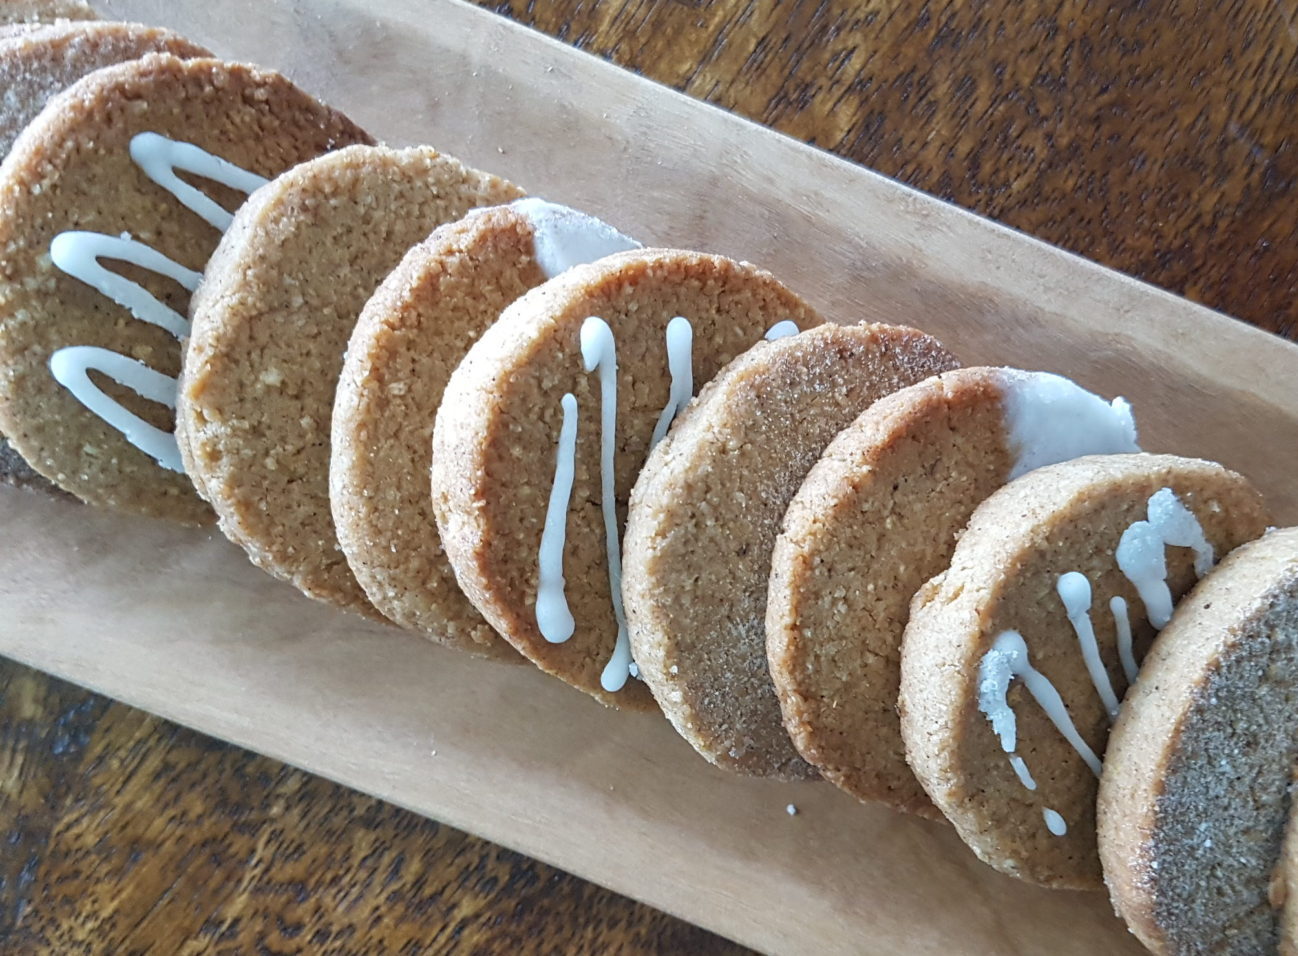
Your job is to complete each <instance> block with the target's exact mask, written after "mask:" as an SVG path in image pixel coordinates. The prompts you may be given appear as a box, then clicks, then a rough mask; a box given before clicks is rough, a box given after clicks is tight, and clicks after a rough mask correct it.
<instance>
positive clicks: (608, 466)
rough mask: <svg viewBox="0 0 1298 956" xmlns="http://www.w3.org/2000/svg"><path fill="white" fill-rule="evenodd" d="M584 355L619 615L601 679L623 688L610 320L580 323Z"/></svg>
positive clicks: (627, 644) (625, 643) (626, 662)
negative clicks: (594, 395)
mask: <svg viewBox="0 0 1298 956" xmlns="http://www.w3.org/2000/svg"><path fill="white" fill-rule="evenodd" d="M581 358H582V364H583V365H584V366H585V369H586V371H587V372H594V371H598V372H599V398H600V409H599V411H600V422H599V478H600V506H601V508H602V510H603V512H604V544H605V548H606V550H607V552H608V586H609V590H610V591H611V592H612V596H613V616H614V617H615V618H616V619H617V644H616V645H615V646H614V648H613V656H612V658H610V660H609V662H608V663H607V664H606V665H605V666H604V671H603V673H602V674H601V675H600V679H599V683H600V686H601V687H603V688H604V689H605V690H606V691H608V692H609V693H614V692H616V691H619V690H621V689H622V688H623V687H624V686H625V685H626V682H627V680H628V679H629V678H630V676H631V664H632V661H631V640H630V636H629V635H628V633H627V629H626V612H625V610H624V609H623V607H622V542H621V540H620V538H619V537H618V526H617V498H616V491H617V489H616V484H615V482H614V471H613V468H614V453H615V451H616V450H617V343H616V341H615V340H614V338H613V330H612V329H611V328H609V325H608V323H607V322H605V321H604V320H603V319H601V318H598V317H597V316H593V315H592V316H591V317H590V318H588V319H586V321H585V322H583V323H582V325H581Z"/></svg>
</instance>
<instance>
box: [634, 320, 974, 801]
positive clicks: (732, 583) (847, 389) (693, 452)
mask: <svg viewBox="0 0 1298 956" xmlns="http://www.w3.org/2000/svg"><path fill="white" fill-rule="evenodd" d="M957 364H958V363H957V362H956V360H955V359H954V358H953V357H952V356H951V354H950V353H949V352H947V351H946V350H945V349H944V348H942V346H941V345H940V344H939V343H938V341H937V340H936V339H934V338H932V337H931V336H928V335H925V334H924V333H922V332H918V331H916V330H915V329H909V328H903V327H900V326H891V325H869V324H864V325H853V326H838V325H823V326H820V327H818V328H814V329H809V330H807V331H805V332H801V333H799V334H797V335H789V336H785V337H782V338H779V339H777V340H775V341H772V342H761V343H759V344H757V345H755V346H754V347H753V348H751V349H749V350H748V351H747V352H745V353H744V354H742V355H740V356H739V357H738V358H736V359H735V360H734V361H733V362H731V363H730V364H729V365H727V366H726V367H725V368H724V369H722V370H721V372H720V373H719V374H718V375H717V377H716V378H715V379H713V381H712V382H710V383H709V384H708V385H707V387H705V388H704V389H703V391H702V392H700V394H699V397H698V398H697V399H696V400H695V401H694V402H693V403H692V404H691V405H690V406H689V408H688V409H687V410H686V411H685V413H684V414H683V415H682V416H681V418H680V420H679V421H678V422H677V423H676V425H675V426H674V427H673V429H672V431H671V433H670V434H669V435H668V436H667V438H666V439H665V440H664V441H662V442H661V443H659V445H658V446H657V447H656V448H655V449H654V450H653V452H652V453H651V454H650V456H649V460H648V462H647V463H646V464H645V467H644V470H643V471H642V472H641V473H640V477H639V479H638V480H637V482H636V485H635V490H634V492H633V493H632V496H631V507H630V512H629V518H628V520H627V534H626V543H625V563H626V564H625V573H624V578H623V582H624V583H623V593H624V595H625V597H626V610H627V620H628V623H629V627H630V635H631V651H632V656H633V657H634V658H635V661H636V664H637V666H638V667H639V669H640V675H641V677H643V678H644V680H645V682H646V683H647V684H648V685H649V688H650V690H652V691H653V694H654V697H655V699H656V700H657V701H658V704H659V706H660V707H661V708H662V710H663V713H664V714H666V715H667V717H668V718H669V719H670V720H671V722H672V724H673V725H674V726H675V727H676V729H677V730H678V731H679V732H680V734H681V735H682V736H683V737H685V739H686V740H688V741H689V742H690V744H691V745H692V746H693V747H694V749H695V750H697V751H698V752H699V753H700V754H702V755H703V756H704V757H706V758H707V759H708V760H709V761H711V762H712V763H715V764H717V765H718V766H721V767H725V768H727V769H730V770H735V771H738V772H740V773H746V774H751V775H754V776H766V777H778V778H782V779H788V780H798V779H810V778H814V777H815V776H816V771H815V769H814V768H813V767H811V766H810V765H809V764H807V763H806V762H805V761H804V760H803V759H802V758H801V757H800V756H799V755H798V753H797V751H796V750H795V749H794V747H793V744H792V742H791V741H790V740H789V735H788V733H787V732H786V731H785V729H784V724H783V721H782V719H781V716H780V707H779V702H778V700H777V699H776V696H775V690H774V688H773V686H772V684H771V679H770V675H769V673H768V670H767V663H766V631H765V616H766V592H767V582H768V581H769V579H770V572H771V549H772V547H773V545H774V543H775V538H776V535H777V534H778V533H779V530H780V521H781V519H782V518H783V516H784V511H785V508H786V506H787V505H788V502H789V500H790V499H791V498H792V497H793V495H794V493H795V492H796V491H797V490H798V487H799V485H800V484H801V483H802V479H803V478H804V477H805V476H806V473H807V470H808V469H809V468H811V466H812V465H813V464H814V463H815V461H816V459H817V458H818V457H819V456H820V453H821V452H822V451H823V450H824V447H825V445H827V444H828V443H829V441H830V440H831V439H832V438H833V437H834V435H836V434H837V433H838V432H839V430H840V429H842V428H844V427H845V426H846V425H848V424H849V423H850V422H851V421H852V420H853V419H855V418H856V417H857V416H858V415H859V414H860V413H861V412H862V411H864V410H865V409H866V408H867V407H868V406H869V405H871V404H873V403H874V402H875V401H876V400H878V399H879V398H881V397H882V396H884V395H887V394H889V393H890V392H894V391H896V390H897V389H899V388H903V387H905V386H907V385H912V384H914V383H915V382H918V381H920V380H921V379H925V378H928V377H929V376H930V375H934V374H936V373H938V372H942V371H946V370H948V369H951V368H954V367H956V365H957Z"/></svg>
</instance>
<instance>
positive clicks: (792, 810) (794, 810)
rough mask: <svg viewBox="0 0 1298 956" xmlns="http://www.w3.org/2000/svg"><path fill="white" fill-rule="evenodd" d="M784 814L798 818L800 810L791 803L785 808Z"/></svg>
mask: <svg viewBox="0 0 1298 956" xmlns="http://www.w3.org/2000/svg"><path fill="white" fill-rule="evenodd" d="M784 812H785V813H787V814H788V815H789V816H791V817H796V816H797V815H798V808H797V807H795V806H794V805H793V804H791V803H790V804H789V805H788V806H787V807H785V808H784Z"/></svg>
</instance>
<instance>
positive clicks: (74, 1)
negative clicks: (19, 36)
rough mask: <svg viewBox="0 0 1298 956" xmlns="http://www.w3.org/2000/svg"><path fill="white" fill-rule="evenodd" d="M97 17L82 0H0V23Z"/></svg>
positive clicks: (90, 18) (94, 18)
mask: <svg viewBox="0 0 1298 956" xmlns="http://www.w3.org/2000/svg"><path fill="white" fill-rule="evenodd" d="M98 19H99V16H98V14H96V13H95V11H94V10H92V9H91V8H90V4H88V3H85V2H83V0H0V24H6V25H11V24H28V23H47V22H49V21H52V20H98Z"/></svg>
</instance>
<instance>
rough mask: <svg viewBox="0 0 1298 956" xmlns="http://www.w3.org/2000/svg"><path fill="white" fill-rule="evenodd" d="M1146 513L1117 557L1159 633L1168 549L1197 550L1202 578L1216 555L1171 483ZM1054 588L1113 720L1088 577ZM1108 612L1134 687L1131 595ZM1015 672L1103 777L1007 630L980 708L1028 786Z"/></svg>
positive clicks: (1166, 610)
mask: <svg viewBox="0 0 1298 956" xmlns="http://www.w3.org/2000/svg"><path fill="white" fill-rule="evenodd" d="M1145 510H1146V515H1147V518H1148V520H1146V521H1136V522H1133V523H1132V524H1131V526H1130V527H1128V528H1127V530H1126V531H1124V532H1123V533H1122V537H1121V539H1120V540H1119V542H1118V547H1117V550H1116V552H1115V558H1116V560H1117V564H1118V567H1119V569H1120V570H1121V571H1122V573H1123V574H1124V575H1126V577H1127V579H1128V580H1129V581H1130V582H1131V583H1132V584H1133V585H1134V586H1135V588H1136V590H1137V592H1138V593H1139V594H1140V598H1141V601H1143V602H1144V605H1145V615H1146V617H1147V618H1148V619H1149V623H1150V624H1151V625H1153V627H1154V628H1155V629H1157V630H1161V629H1162V628H1163V627H1164V626H1166V624H1167V622H1168V620H1170V619H1171V616H1172V609H1173V602H1172V593H1171V589H1170V588H1169V587H1168V584H1167V555H1166V547H1167V546H1173V547H1182V548H1191V549H1193V550H1194V555H1195V560H1194V570H1195V574H1196V575H1197V576H1198V577H1200V578H1202V577H1203V576H1204V575H1205V574H1207V573H1208V572H1209V571H1210V570H1211V569H1212V566H1213V563H1214V561H1215V560H1216V555H1215V552H1214V550H1213V547H1212V544H1211V542H1209V541H1208V539H1207V535H1205V534H1204V531H1203V526H1202V525H1200V524H1199V520H1198V519H1197V518H1196V517H1195V515H1194V513H1193V512H1192V511H1190V509H1189V508H1187V507H1186V506H1185V505H1184V503H1183V502H1182V501H1181V499H1180V498H1178V497H1177V495H1176V493H1175V492H1174V491H1172V489H1171V488H1162V489H1160V490H1158V491H1157V492H1155V493H1154V494H1153V495H1151V496H1150V498H1149V501H1148V502H1147V503H1146V509H1145ZM1055 590H1056V592H1057V593H1058V595H1059V599H1060V601H1062V602H1063V605H1064V610H1065V612H1066V613H1067V615H1068V622H1069V623H1070V624H1071V625H1072V627H1073V631H1074V633H1076V635H1077V643H1078V647H1079V649H1080V650H1081V654H1082V660H1083V661H1084V662H1085V664H1086V670H1087V673H1088V674H1089V675H1090V678H1091V684H1092V686H1093V687H1094V688H1095V693H1096V694H1097V695H1098V696H1099V698H1100V701H1101V702H1102V703H1103V705H1104V709H1105V711H1106V712H1107V714H1108V716H1109V720H1110V722H1112V721H1113V720H1114V719H1115V718H1116V717H1117V716H1118V708H1119V706H1120V702H1119V700H1118V697H1117V694H1116V693H1114V690H1113V683H1112V681H1111V680H1110V679H1109V673H1108V670H1107V669H1106V668H1105V666H1104V661H1103V659H1102V658H1101V656H1100V648H1099V642H1098V641H1097V640H1096V637H1095V627H1094V625H1093V623H1092V621H1091V603H1092V599H1093V594H1092V590H1091V582H1090V580H1089V579H1087V577H1086V576H1085V575H1084V574H1081V573H1080V572H1077V571H1069V572H1067V573H1066V574H1061V575H1060V576H1059V578H1058V580H1057V581H1056V583H1055ZM1109 611H1110V613H1111V614H1112V615H1113V626H1114V632H1115V636H1116V644H1117V648H1118V657H1119V659H1120V661H1121V663H1122V670H1123V673H1124V674H1125V675H1126V678H1127V683H1128V684H1134V683H1135V682H1136V679H1137V678H1138V677H1139V674H1140V665H1139V664H1138V663H1137V662H1136V657H1135V652H1134V650H1133V648H1132V634H1131V618H1130V616H1129V614H1128V607H1127V602H1126V600H1125V599H1124V598H1122V597H1121V596H1114V597H1113V598H1111V599H1110V600H1109ZM1015 677H1020V678H1022V680H1023V683H1024V685H1025V686H1026V687H1027V689H1028V691H1029V693H1031V694H1032V696H1033V698H1035V700H1036V702H1037V704H1038V705H1039V706H1040V707H1041V708H1042V710H1044V711H1045V713H1046V716H1047V717H1049V718H1050V721H1051V723H1053V724H1054V725H1055V728H1056V729H1057V730H1058V731H1059V732H1060V733H1061V734H1062V735H1063V736H1064V738H1065V739H1066V740H1067V741H1068V742H1069V744H1071V745H1072V747H1073V749H1074V750H1076V751H1077V752H1078V754H1080V755H1081V757H1082V759H1083V760H1085V761H1086V763H1087V765H1088V766H1089V767H1090V768H1091V770H1092V771H1093V772H1094V773H1095V775H1096V776H1099V774H1100V770H1101V763H1100V761H1099V758H1097V757H1096V755H1095V753H1094V751H1092V750H1091V749H1090V747H1089V746H1088V745H1087V743H1086V741H1085V740H1083V739H1082V737H1081V735H1080V734H1078V732H1077V728H1076V726H1075V725H1074V724H1073V721H1072V718H1071V717H1070V716H1069V714H1068V709H1067V707H1066V706H1065V705H1064V702H1063V699H1062V698H1061V697H1060V696H1059V693H1058V691H1056V690H1055V688H1054V686H1053V685H1052V684H1051V683H1050V681H1049V680H1048V679H1047V678H1046V677H1045V676H1044V675H1042V674H1041V673H1040V672H1039V671H1037V670H1035V669H1034V668H1033V667H1032V665H1031V663H1030V662H1029V659H1028V649H1027V644H1026V643H1025V642H1024V640H1023V637H1022V635H1021V634H1019V632H1018V631H1003V632H1002V633H1001V634H1000V635H998V636H997V638H996V640H995V641H994V642H993V643H992V647H991V648H990V649H989V650H988V651H987V653H986V654H984V655H983V659H982V663H981V665H980V667H979V673H978V709H979V710H980V711H982V713H983V714H984V715H986V717H987V719H988V720H989V721H990V722H991V725H992V731H993V732H994V733H995V734H996V735H997V736H998V737H999V738H1000V741H1001V748H1002V749H1003V750H1004V751H1005V752H1006V753H1007V754H1009V755H1010V758H1009V759H1010V764H1011V766H1013V768H1014V772H1015V773H1016V774H1017V775H1018V777H1019V780H1020V781H1022V783H1023V785H1024V786H1025V787H1027V789H1029V790H1035V789H1036V781H1034V780H1033V779H1032V776H1031V774H1030V773H1029V772H1028V769H1027V765H1026V764H1025V763H1024V762H1023V760H1022V758H1020V757H1019V756H1018V755H1017V754H1016V753H1015V750H1016V749H1017V746H1018V739H1017V734H1018V725H1017V720H1016V717H1015V715H1014V711H1013V710H1012V709H1011V708H1010V706H1009V701H1008V698H1007V694H1008V692H1009V686H1010V683H1011V681H1012V680H1013V679H1014V678H1015ZM1044 814H1045V821H1046V826H1047V827H1049V829H1050V832H1051V833H1053V834H1055V835H1056V836H1063V835H1064V834H1065V833H1067V832H1068V827H1067V824H1066V823H1065V822H1064V819H1063V817H1061V816H1060V815H1059V814H1058V813H1056V812H1055V811H1053V810H1049V809H1047V810H1045V811H1044Z"/></svg>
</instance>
